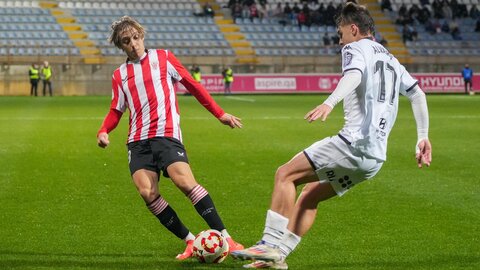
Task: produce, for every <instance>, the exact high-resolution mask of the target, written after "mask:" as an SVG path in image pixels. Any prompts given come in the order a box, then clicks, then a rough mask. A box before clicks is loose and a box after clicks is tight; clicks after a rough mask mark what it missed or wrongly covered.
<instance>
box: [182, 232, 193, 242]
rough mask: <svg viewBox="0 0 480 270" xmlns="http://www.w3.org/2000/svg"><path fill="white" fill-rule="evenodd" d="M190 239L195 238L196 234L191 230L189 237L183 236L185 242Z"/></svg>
mask: <svg viewBox="0 0 480 270" xmlns="http://www.w3.org/2000/svg"><path fill="white" fill-rule="evenodd" d="M189 240H195V235H193V234H192V233H191V232H189V233H188V235H187V237H185V238H183V241H185V242H187V241H189Z"/></svg>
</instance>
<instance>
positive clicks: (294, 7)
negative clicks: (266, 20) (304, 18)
mask: <svg viewBox="0 0 480 270" xmlns="http://www.w3.org/2000/svg"><path fill="white" fill-rule="evenodd" d="M292 11H293V12H294V13H297V14H298V13H300V7H298V4H297V2H295V3H294V4H293V7H292Z"/></svg>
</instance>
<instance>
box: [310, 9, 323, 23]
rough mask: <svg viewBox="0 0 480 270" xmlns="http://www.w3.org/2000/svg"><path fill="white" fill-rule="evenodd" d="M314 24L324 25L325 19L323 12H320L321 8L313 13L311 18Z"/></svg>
mask: <svg viewBox="0 0 480 270" xmlns="http://www.w3.org/2000/svg"><path fill="white" fill-rule="evenodd" d="M310 18H311V21H312V24H314V25H319V26H320V25H323V24H324V23H323V17H322V12H321V11H320V7H319V8H317V9H315V10H313V11H312V16H311V17H310Z"/></svg>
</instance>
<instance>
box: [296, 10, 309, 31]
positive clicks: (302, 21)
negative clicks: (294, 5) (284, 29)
mask: <svg viewBox="0 0 480 270" xmlns="http://www.w3.org/2000/svg"><path fill="white" fill-rule="evenodd" d="M297 22H298V28H300V29H301V28H302V25H303V26H307V15H306V14H305V12H303V10H300V12H299V13H298V15H297Z"/></svg>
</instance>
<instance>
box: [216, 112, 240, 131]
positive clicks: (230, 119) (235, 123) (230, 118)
mask: <svg viewBox="0 0 480 270" xmlns="http://www.w3.org/2000/svg"><path fill="white" fill-rule="evenodd" d="M218 120H220V122H222V124H224V125H227V126H230V127H231V128H236V127H237V128H242V126H243V125H242V119H240V118H238V117H236V116H234V115H231V114H229V113H224V114H223V115H222V116H220V118H218Z"/></svg>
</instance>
